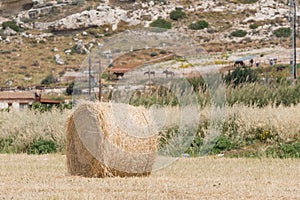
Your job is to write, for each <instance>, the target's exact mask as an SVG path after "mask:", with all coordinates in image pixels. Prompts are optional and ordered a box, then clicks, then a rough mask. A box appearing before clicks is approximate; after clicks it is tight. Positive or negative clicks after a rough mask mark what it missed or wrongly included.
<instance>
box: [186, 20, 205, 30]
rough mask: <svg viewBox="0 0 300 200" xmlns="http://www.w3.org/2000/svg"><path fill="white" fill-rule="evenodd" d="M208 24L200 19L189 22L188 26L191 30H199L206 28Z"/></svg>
mask: <svg viewBox="0 0 300 200" xmlns="http://www.w3.org/2000/svg"><path fill="white" fill-rule="evenodd" d="M208 26H209V24H208V22H207V21H205V20H200V21H197V22H195V23H191V24H190V25H189V28H190V29H192V30H201V29H204V28H207V27H208Z"/></svg>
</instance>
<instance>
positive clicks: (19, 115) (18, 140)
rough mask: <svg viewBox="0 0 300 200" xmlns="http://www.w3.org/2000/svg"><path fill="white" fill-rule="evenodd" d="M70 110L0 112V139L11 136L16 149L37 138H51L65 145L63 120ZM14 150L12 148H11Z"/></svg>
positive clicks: (20, 149)
mask: <svg viewBox="0 0 300 200" xmlns="http://www.w3.org/2000/svg"><path fill="white" fill-rule="evenodd" d="M69 113H70V111H67V110H65V111H64V112H61V111H60V110H56V109H53V110H52V112H45V113H39V112H34V111H31V110H25V111H22V112H19V111H11V112H5V111H3V112H0V139H1V138H13V139H14V144H13V145H14V146H15V147H17V148H18V149H15V150H18V151H22V149H24V150H25V149H26V148H27V146H28V145H29V144H30V143H32V142H33V141H34V140H36V139H38V138H43V139H52V140H54V141H56V142H57V144H58V146H59V147H60V148H63V147H64V146H65V137H64V133H65V131H64V130H65V128H64V126H65V122H66V119H67V116H68V115H69ZM13 151H14V150H13Z"/></svg>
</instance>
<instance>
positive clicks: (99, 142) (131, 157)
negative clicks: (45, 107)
mask: <svg viewBox="0 0 300 200" xmlns="http://www.w3.org/2000/svg"><path fill="white" fill-rule="evenodd" d="M150 122H151V120H150V117H149V113H148V111H147V110H146V109H145V108H142V107H133V106H129V105H125V104H110V103H88V102H86V103H82V104H80V105H79V106H78V107H77V108H76V109H75V111H74V112H73V113H72V114H71V115H70V117H69V119H68V121H67V129H66V135H67V141H66V147H67V152H66V155H67V166H68V169H69V172H70V174H71V175H80V176H86V177H107V176H109V177H112V176H121V177H124V176H144V175H149V174H150V172H151V170H152V166H153V164H154V161H155V158H156V153H157V133H156V132H155V131H153V130H154V129H153V128H151V125H150V124H151V123H150Z"/></svg>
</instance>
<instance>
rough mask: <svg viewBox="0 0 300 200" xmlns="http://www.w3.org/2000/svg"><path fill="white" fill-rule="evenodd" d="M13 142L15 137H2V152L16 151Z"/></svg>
mask: <svg viewBox="0 0 300 200" xmlns="http://www.w3.org/2000/svg"><path fill="white" fill-rule="evenodd" d="M13 142H14V140H13V138H0V153H12V152H14V149H13Z"/></svg>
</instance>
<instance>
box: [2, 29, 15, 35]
mask: <svg viewBox="0 0 300 200" xmlns="http://www.w3.org/2000/svg"><path fill="white" fill-rule="evenodd" d="M3 34H4V35H11V36H12V35H16V34H17V32H16V31H14V30H13V29H11V28H9V27H6V28H5V30H4V31H3Z"/></svg>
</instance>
